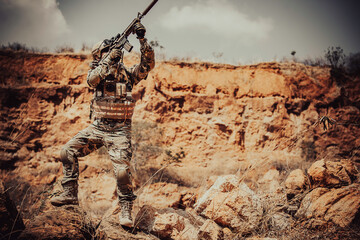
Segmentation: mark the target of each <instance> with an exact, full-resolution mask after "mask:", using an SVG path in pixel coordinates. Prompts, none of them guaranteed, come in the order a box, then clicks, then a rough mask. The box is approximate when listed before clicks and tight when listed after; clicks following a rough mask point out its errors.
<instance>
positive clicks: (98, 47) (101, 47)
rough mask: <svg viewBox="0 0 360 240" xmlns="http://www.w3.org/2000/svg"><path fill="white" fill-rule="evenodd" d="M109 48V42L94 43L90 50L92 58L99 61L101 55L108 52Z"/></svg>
mask: <svg viewBox="0 0 360 240" xmlns="http://www.w3.org/2000/svg"><path fill="white" fill-rule="evenodd" d="M109 47H110V44H109V40H104V41H100V42H98V43H96V44H95V45H94V46H93V48H92V49H91V54H92V56H93V58H94V59H96V60H99V59H100V58H101V54H102V53H104V52H107V51H109Z"/></svg>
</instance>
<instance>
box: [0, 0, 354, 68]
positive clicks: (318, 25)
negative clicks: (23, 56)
mask: <svg viewBox="0 0 360 240" xmlns="http://www.w3.org/2000/svg"><path fill="white" fill-rule="evenodd" d="M150 2H151V0H102V1H100V0H0V31H1V35H0V44H7V43H9V42H20V43H25V44H26V45H27V46H33V47H37V48H43V47H46V48H48V49H50V50H53V49H54V48H56V47H57V46H61V45H65V44H66V45H70V46H72V47H74V48H75V49H80V48H81V46H82V44H87V45H92V44H94V43H96V42H98V41H100V40H102V39H104V38H110V37H112V36H114V35H116V33H118V32H122V31H123V30H124V29H125V27H126V26H127V24H129V23H130V21H131V20H132V19H133V18H134V17H135V16H136V14H137V12H139V11H143V10H144V9H145V7H146V6H147V5H148V4H149V3H150ZM359 9H360V1H359V0H342V1H340V0H181V1H180V0H159V1H158V3H157V4H156V5H155V7H154V8H153V9H152V11H150V12H149V14H148V15H147V16H146V17H145V18H144V19H143V24H144V25H145V26H146V28H147V38H148V39H149V40H158V42H159V43H160V44H161V45H162V46H163V47H164V49H163V50H161V51H160V49H158V50H157V51H158V54H161V53H163V54H165V55H166V56H167V57H168V58H170V57H180V58H187V57H190V58H199V59H202V60H209V61H222V62H228V63H235V64H237V63H252V62H259V61H271V60H276V59H277V60H280V59H282V58H283V57H290V56H291V55H290V52H291V51H293V50H294V51H296V56H297V57H298V58H300V59H301V58H307V57H317V56H322V55H323V54H324V51H325V49H326V48H327V47H329V46H341V47H342V48H343V49H344V50H345V52H346V53H349V52H360V28H359V27H358V26H357V25H358V23H359V22H360V14H358V11H359ZM130 41H131V42H132V43H133V44H134V45H135V48H137V47H138V44H136V43H137V40H136V39H135V38H134V37H130Z"/></svg>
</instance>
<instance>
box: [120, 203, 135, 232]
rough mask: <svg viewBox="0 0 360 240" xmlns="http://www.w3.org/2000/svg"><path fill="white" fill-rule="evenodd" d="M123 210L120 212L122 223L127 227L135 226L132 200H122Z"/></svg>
mask: <svg viewBox="0 0 360 240" xmlns="http://www.w3.org/2000/svg"><path fill="white" fill-rule="evenodd" d="M120 207H121V211H120V214H119V220H120V224H121V225H123V226H126V227H132V226H133V219H132V217H131V210H132V207H133V202H132V201H121V202H120Z"/></svg>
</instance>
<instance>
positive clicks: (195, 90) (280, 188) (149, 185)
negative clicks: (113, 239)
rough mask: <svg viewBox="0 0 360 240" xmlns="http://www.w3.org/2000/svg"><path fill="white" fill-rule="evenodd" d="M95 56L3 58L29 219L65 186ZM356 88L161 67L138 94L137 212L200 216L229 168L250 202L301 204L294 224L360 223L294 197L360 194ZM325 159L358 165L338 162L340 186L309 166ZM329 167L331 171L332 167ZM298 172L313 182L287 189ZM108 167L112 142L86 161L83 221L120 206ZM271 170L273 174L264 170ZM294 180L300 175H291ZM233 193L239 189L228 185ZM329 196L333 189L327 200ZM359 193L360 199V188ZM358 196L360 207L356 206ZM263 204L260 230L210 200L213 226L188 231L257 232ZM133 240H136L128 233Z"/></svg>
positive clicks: (14, 181) (267, 70)
mask: <svg viewBox="0 0 360 240" xmlns="http://www.w3.org/2000/svg"><path fill="white" fill-rule="evenodd" d="M137 61H138V59H137V56H136V55H131V56H130V57H128V58H127V59H125V63H126V64H127V65H132V64H135V63H136V62H137ZM89 62H90V57H89V56H87V55H79V54H73V55H66V54H64V55H61V54H59V55H52V54H29V53H19V52H17V53H16V52H1V53H0V63H1V64H0V65H1V68H0V84H1V88H0V91H1V94H0V105H1V112H0V114H1V115H0V118H1V121H2V124H1V125H0V133H1V139H0V141H1V149H0V151H1V159H0V168H1V179H2V180H3V181H4V182H5V185H6V186H7V187H8V188H9V192H10V195H11V197H12V198H13V200H14V201H15V204H16V205H17V206H18V208H19V206H20V210H21V214H22V217H23V219H25V221H24V222H25V225H27V226H32V227H34V226H33V222H32V221H30V220H31V219H33V218H34V217H36V216H38V217H39V216H41V214H48V210H49V209H51V207H50V206H49V204H48V202H47V200H48V198H49V197H51V195H52V194H54V192H56V191H58V190H59V180H60V179H61V176H62V173H61V163H60V162H59V151H60V149H61V147H62V145H63V144H65V143H66V142H67V141H68V140H70V139H71V137H72V136H74V135H75V134H76V133H77V132H78V131H79V130H81V129H83V128H85V127H86V126H87V125H88V124H89V123H90V120H89V102H90V99H91V97H92V90H91V89H89V88H88V87H87V85H86V74H87V70H88V64H89ZM359 87H360V86H359V79H352V80H351V81H348V82H347V83H346V84H345V85H343V86H338V85H337V84H336V83H335V81H333V79H332V78H331V76H330V70H329V69H328V68H320V67H310V66H305V65H303V64H299V63H292V62H290V63H276V62H271V63H262V64H258V65H249V66H232V65H225V64H212V63H201V62H200V63H199V62H194V63H188V62H159V63H157V66H156V68H155V69H154V70H153V71H152V72H151V73H150V75H149V76H148V78H147V80H146V81H142V82H141V83H140V84H139V85H138V86H136V88H135V89H134V91H133V94H134V96H135V97H136V98H137V99H138V101H137V104H136V109H135V114H134V116H133V141H134V158H133V168H134V176H135V179H134V186H135V187H136V192H137V194H138V196H139V197H138V199H137V202H136V208H135V210H134V211H135V212H138V210H139V209H140V208H141V207H143V205H146V204H149V205H153V207H155V208H157V209H163V208H166V207H173V208H175V209H187V210H189V211H191V209H193V208H195V206H194V203H196V202H198V200H200V198H201V197H202V196H204V194H206V192H207V191H209V188H210V187H211V186H213V184H214V183H215V180H216V177H217V176H221V175H232V176H236V177H237V178H238V177H240V179H239V180H237V181H238V182H237V183H236V184H235V183H232V184H233V186H234V188H236V189H241V191H244V194H245V192H246V193H247V194H250V195H249V196H252V197H251V198H250V197H249V198H247V199H248V200H246V201H250V203H249V204H250V205H252V204H253V203H254V202H253V201H255V202H256V203H257V202H258V200H251V199H257V198H258V197H260V200H263V199H266V198H268V197H269V196H270V197H271V199H272V200H274V199H276V198H277V197H279V198H280V199H281V201H280V200H279V201H280V202H282V204H283V206H285V205H290V206H295V207H296V210H295V212H296V211H297V209H298V208H300V209H302V210H301V211H302V212H301V213H299V214H298V215H297V216H298V217H297V218H296V219H300V218H302V219H312V221H313V220H314V219H315V220H316V221H323V222H326V223H327V222H333V223H335V225H337V226H341V227H345V226H349V224H353V222H354V221H358V220H357V219H358V218H359V216H358V215H359V214H358V213H357V212H356V211H358V208H356V209H355V210H354V211H355V212H354V213H352V214H353V217H352V218H351V219H349V221H348V222H347V224H339V222H337V220H336V219H337V218H336V215H337V212H336V211H337V210H336V209H337V208H336V207H334V208H332V209H333V210H332V212H331V216H330V215H329V217H326V216H328V215H326V214H325V215H324V214H323V215H324V216H323V215H321V216H319V215H317V214H318V213H317V210H316V209H315V207H314V209H313V210H311V211H310V210H307V211H305V210H304V207H303V205H300V204H302V203H301V200H302V198H301V199H298V201H297V202H296V201H295V200H294V199H297V198H296V197H295V198H294V196H299V195H301V194H303V195H304V196H305V195H306V194H307V193H308V192H309V190H312V189H315V187H314V186H315V185H316V186H318V187H329V188H334V187H335V188H340V189H341V187H342V186H349V185H351V184H353V185H351V187H352V189H357V190H356V191H358V189H359V186H358V184H357V185H356V182H358V180H357V179H358V175H357V174H358V173H357V171H356V166H357V165H358V164H359V162H360V153H359V146H360V140H359V136H360V128H359V119H360V118H359V116H360V115H359V107H360V98H359V92H360V91H359ZM322 116H329V117H331V118H332V119H334V120H336V124H335V125H334V126H332V127H331V128H329V129H327V130H326V131H325V130H324V128H323V125H322V124H319V122H318V120H319V118H320V117H322ZM318 160H323V161H331V162H335V163H336V162H339V161H340V160H342V161H345V160H346V161H349V162H350V163H351V164H350V165H351V166H352V167H351V168H348V169H346V168H345V166H343V165H341V166H340V167H338V170H339V169H340V168H341V169H344V170H343V171H348V172H351V171H352V173H351V174H350V173H349V174H348V178H346V179H345V180H344V178H342V177H336V176H335V177H334V178H336V179H338V181H335V180H333V179H332V180H331V178H327V179H321V181H320V180H318V178H321V176H323V175H324V174H325V173H324V174H323V175H320V177H319V175H316V176H317V177H318V178H316V177H315V178H312V177H311V176H312V175H311V174H309V175H308V171H307V169H308V168H309V167H310V166H311V165H312V164H313V163H314V162H316V161H318ZM320 165H321V164H320ZM335 165H336V164H335ZM321 166H322V167H323V168H324V169H328V168H331V167H329V166H334V164H331V163H330V164H328V165H326V163H324V164H323V165H321ZM333 168H334V167H333ZM335 168H336V167H335ZM296 169H300V170H301V171H302V172H303V173H302V174H303V175H304V177H302V178H301V176H300V177H299V178H300V179H307V180H306V181H308V182H307V183H305V182H304V181H305V180H304V181H302V182H301V180H300V182H298V181H296V180H288V181H287V184H288V185H286V184H285V179H286V178H287V177H288V175H289V174H290V172H291V171H292V170H296ZM111 170H112V167H111V163H110V161H109V160H108V157H107V155H106V154H105V152H104V151H103V149H100V150H99V151H97V152H95V153H93V154H90V155H89V156H87V157H85V158H83V159H81V160H80V172H81V173H80V193H79V196H80V203H81V204H80V206H81V207H82V209H80V210H78V209H76V212H77V214H78V215H79V216H82V215H81V213H82V211H84V212H86V214H87V215H90V217H91V219H92V220H93V221H95V222H96V221H97V220H98V221H100V219H102V217H103V216H104V214H105V213H106V212H107V211H109V209H111V208H112V207H111V205H112V201H113V200H115V198H116V196H115V192H114V190H115V181H114V179H113V177H112V172H111ZM269 170H270V171H273V172H272V173H271V172H270V173H269V174H268V175H266V174H267V172H268V171H269ZM309 171H310V170H309ZM315 172H316V171H315ZM320 172H321V171H320ZM265 173H266V174H265ZM271 174H275V175H271ZM331 174H332V173H329V174H328V175H331ZM300 175H301V174H300ZM310 175H311V176H310ZM325 175H326V174H325ZM325 175H324V176H325ZM297 176H298V175H296V176H295V174H294V176H292V178H293V179H297ZM326 176H327V175H326ZM331 176H333V175H331ZM274 179H275V180H276V182H274V181H273V180H274ZM329 179H330V180H329ZM339 179H340V180H339ZM326 181H330V182H326ZM334 181H335V182H334ZM240 182H241V183H240ZM238 184H240V185H238ZM242 184H246V186H245V185H242ZM294 184H295V185H294ZM354 184H355V185H354ZM285 185H286V186H285ZM269 189H272V190H271V191H270V190H269ZM228 191H229V192H231V190H226V191H225V192H228ZM239 191H240V190H239ZM249 191H251V192H253V193H254V194H257V196H255V195H253V194H252V193H249ZM306 191H307V192H306ZM317 191H320V190H317ZM331 191H332V190H326V191H325V190H324V191H323V192H321V194H319V196H321V195H322V194H325V192H326V194H330V193H331ZM269 192H271V194H270V193H269ZM273 192H277V193H282V194H283V195H281V194H280V195H281V196H280V195H276V194H272V193H273ZM263 194H265V195H263ZM269 194H270V195H269ZM230 195H231V196H233V199H234V200H233V201H235V202H234V203H232V202H231V199H230V200H226V201H230V202H229V203H228V205H229V206H232V205H234V204H235V205H236V202H237V201H240V202H241V201H242V200H241V199H242V198H243V197H244V196H245V195H242V198H239V197H238V196H237V195H234V194H230ZM275 195H276V196H275ZM330 195H331V194H330ZM353 195H354V194H353ZM219 196H220V198H221V195H219ZM219 196H217V197H216V198H218V197H219ZM224 196H225V195H224ZM246 196H247V195H246ZM253 196H255V198H254V197H253ZM286 196H287V198H286ZM344 196H345V195H344ZM354 196H355V199H359V198H360V197H359V196H358V195H357V194H355V195H354ZM284 197H285V199H284ZM226 198H227V195H226ZM309 198H310V197H309ZM349 198H350V197H349ZM236 199H237V200H236ZM249 199H250V200H249ZM260 200H259V201H260ZM209 201H210V202H211V201H214V200H213V198H212V199H210V200H209ZM244 201H245V200H244ZM329 201H330V200H329ZM349 201H350V200H349ZM349 201H348V202H349ZM354 201H355V202H357V200H353V201H352V203H354ZM350 202H351V201H350ZM208 203H209V202H208ZM335 203H336V201H335V202H334V204H335ZM197 204H199V203H197ZM244 204H245V203H244ZM259 204H260V205H261V203H259ZM304 204H305V203H304ZM314 204H315V203H314ZM260 205H256V207H255V208H254V206H252V208H249V209H253V208H254V209H255V210H256V211H255V210H249V211H250V213H249V214H252V215H251V216H250V215H249V216H247V217H249V218H251V219H253V220H252V222H251V224H253V225H251V226H244V225H241V221H242V220H241V219H240V220H236V221H237V222H236V221H235V222H234V219H235V218H234V219H230V220H229V219H228V220H226V219H224V220H219V219H220V218H216V219H214V218H213V217H214V214H213V213H211V211H210V210H209V209H208V210H206V209H207V208H206V207H205V210H204V209H202V210H201V211H200V210H199V214H200V215H201V217H203V218H204V219H203V220H202V221H205V220H206V219H207V218H208V219H210V220H214V221H212V222H208V223H206V225H203V224H200V225H196V224H195V225H194V224H192V225H191V226H192V227H191V229H193V230H191V231H199V229H200V230H201V231H200V232H197V234H200V233H201V234H203V235H204V234H205V235H206V236H208V235H209V236H210V235H211V236H212V234H215V235H216V234H220V233H219V232H217V233H209V232H207V231H208V229H207V228H208V227H207V226H208V225H211V226H213V227H211V229H217V227H219V229H220V230H221V234H220V235H221V236H222V238H223V237H224V236H225V235H226V234H225V233H226V232H228V231H230V232H228V235H229V236H232V235H231V234H233V233H236V232H237V233H239V232H243V233H244V234H245V235H246V234H247V235H249V234H250V235H251V234H253V233H254V232H256V231H258V230H257V228H258V227H259V223H260V222H261V221H264V220H263V219H264V218H263V217H264V212H266V211H265V210H264V208H263V207H261V206H262V205H261V206H260ZM206 206H208V205H206ZM314 206H315V205H314ZM237 207H239V206H238V205H236V206H235V208H237ZM289 209H290V208H289ZM300 209H299V211H300ZM327 209H329V208H327ZM49 211H50V210H49ZM64 211H65V210H64ZM66 211H67V210H66ZM66 211H65V212H66ZM153 211H154V214H155V212H156V211H155V210H153ZM179 211H180V210H179ZM209 211H210V212H209ZM226 211H228V210H227V209H224V210H223V214H225V215H229V214H228V213H227V212H226ZM236 211H240V210H236ZM286 211H288V214H290V215H289V216H286V217H285V218H289V219H290V218H291V219H292V218H293V217H294V216H292V215H291V210H288V209H287V210H286ZM220 212H221V211H220ZM157 214H158V215H159V216H160V215H161V216H162V214H163V215H164V214H168V215H169V216H170V215H171V216H175V215H174V214H178V213H176V212H171V211H170V212H161V211H160V213H157ZM179 214H180V215H179V216H182V217H181V218H179V219H181V220H179V221H182V222H184V224H185V223H186V224H187V221H190V220H189V219H191V217H189V216H188V215H184V214H183V215H181V214H182V213H179ZM186 214H187V213H186ZM194 214H195V215H196V213H194ZM254 214H255V215H254ZM329 214H330V213H329ZM315 215H316V216H318V217H313V216H315ZM76 216H77V215H76ZM176 216H178V215H176ZM211 216H212V217H211ZM229 216H231V215H229ZM239 216H241V215H239ZM199 217H200V216H199ZM219 217H221V216H219ZM324 217H325V218H324ZM283 218H284V216H283V215H281V214H280V215H279V216H277V215H275V217H274V215H272V217H271V218H270V220H271V221H273V222H274V221H275V222H276V219H283ZM26 219H28V222H26ZM165 219H166V218H165ZM274 219H275V220H274ZM319 219H320V220H319ZM334 219H335V220H334ZM270 220H269V221H270ZM154 221H155V220H154ZM291 221H292V220H291ZM291 221H290V220H288V221H287V222H288V223H289V224H290V223H291ZM155 222H156V221H155ZM278 222H279V221H278ZM278 222H277V223H278ZM323 222H322V223H323ZM277 223H274V224H273V225H276V224H277ZM186 224H185V225H184V226H187V225H186ZM214 224H215V225H214ZM249 224H250V223H249ZM280 225H281V224H280ZM290 225H291V224H290ZM290 225H289V226H290ZM310 225H311V226H315V225H316V224H310ZM310 225H309V226H310ZM320 225H321V226H324V224H320ZM157 226H158V225H157ZM189 226H190V225H189ZM307 226H308V225H307ZM311 226H310V227H311ZM160 228H161V227H160ZM243 228H246V231H245V230H243ZM194 229H195V230H194ZM224 229H227V230H224ZM284 229H286V228H284ZM284 229H282V230H284ZM220 230H219V231H220ZM149 231H153V233H154V232H155V233H157V234H158V237H162V238H174V239H181V237H180V238H176V236H179V235H176V233H175V232H174V231H173V230H171V232H170V233H169V232H166V233H164V232H162V231H160V230H159V231H160V232H159V231H158V232H157V230H154V229H152V230H151V229H150V230H149ZM181 231H182V230H181ZM181 231H180V230H179V231H178V232H181ZM191 231H190V232H191ZM60 232H61V231H60ZM184 234H185V233H184ZM201 234H200V235H199V236H201ZM224 234H225V235H224ZM155 235H156V234H155ZM185 235H186V234H185ZM220 235H219V236H220ZM240 235H241V234H240ZM240 235H237V236H240ZM124 236H125V235H124ZM234 236H235V235H234ZM144 237H145V239H146V238H147V237H146V236H144ZM148 237H149V238H150V236H148ZM151 237H152V236H151ZM59 238H60V237H59ZM127 238H129V239H130V235H127ZM184 239H189V238H188V237H185V238H184ZM210 239H212V238H210Z"/></svg>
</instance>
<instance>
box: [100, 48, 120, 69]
mask: <svg viewBox="0 0 360 240" xmlns="http://www.w3.org/2000/svg"><path fill="white" fill-rule="evenodd" d="M121 57H122V52H121V50H120V49H116V48H114V49H113V50H111V52H110V53H109V54H108V55H107V56H106V57H105V58H104V60H103V61H102V62H103V63H105V64H108V65H111V64H112V63H115V62H118V61H119V60H120V59H121Z"/></svg>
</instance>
